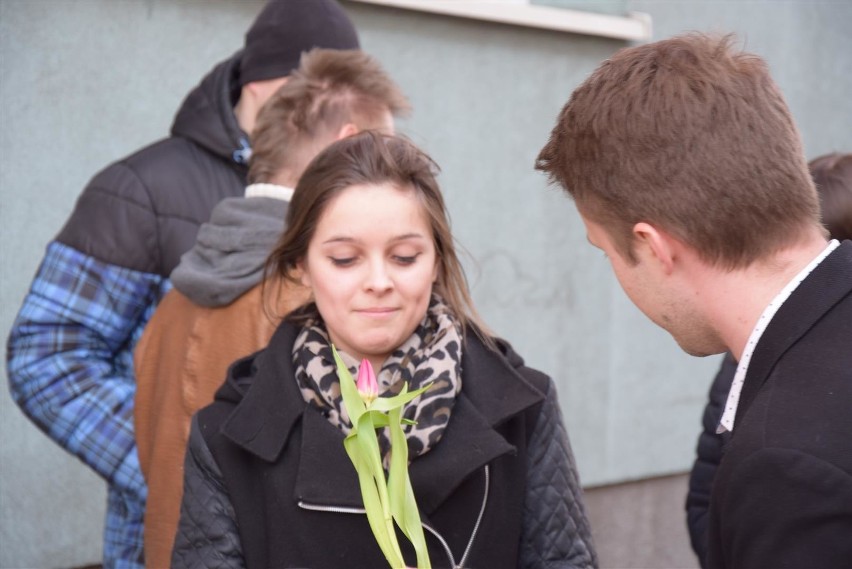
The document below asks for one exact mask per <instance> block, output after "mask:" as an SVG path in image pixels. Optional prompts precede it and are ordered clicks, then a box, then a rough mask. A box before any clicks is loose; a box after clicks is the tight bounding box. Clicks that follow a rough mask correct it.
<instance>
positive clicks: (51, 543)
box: [0, 0, 852, 567]
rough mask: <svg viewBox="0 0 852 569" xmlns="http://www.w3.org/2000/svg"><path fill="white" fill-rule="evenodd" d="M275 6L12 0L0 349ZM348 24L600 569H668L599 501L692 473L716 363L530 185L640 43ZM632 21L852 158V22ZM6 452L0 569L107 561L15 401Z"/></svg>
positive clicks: (7, 414)
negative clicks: (553, 403) (587, 489)
mask: <svg viewBox="0 0 852 569" xmlns="http://www.w3.org/2000/svg"><path fill="white" fill-rule="evenodd" d="M261 5H262V2H260V1H258V0H253V1H241V2H228V1H226V0H208V1H205V2H198V1H192V0H172V1H169V0H133V1H129V0H128V1H123V2H115V1H112V0H61V1H60V0H0V94H1V95H2V105H0V113H1V114H0V127H2V128H0V137H1V138H0V330H3V331H6V330H8V329H9V327H10V326H11V324H12V321H13V319H14V316H15V313H16V312H17V309H18V307H19V305H20V302H21V300H22V298H23V296H24V295H25V294H26V290H27V287H28V285H29V282H30V280H31V278H32V275H33V274H34V272H35V270H36V268H37V266H38V262H39V260H40V258H41V256H42V254H43V251H44V246H45V245H46V244H47V243H48V241H49V240H50V239H51V238H52V237H53V236H54V235H55V234H56V232H57V231H58V230H59V228H60V227H61V226H62V224H63V222H64V220H65V219H66V217H67V216H68V214H69V212H70V211H71V208H72V207H73V204H74V201H75V199H76V197H77V195H78V194H79V192H80V190H81V188H82V187H83V185H84V184H85V183H86V181H87V180H88V178H89V177H90V176H91V175H92V174H93V173H94V172H95V171H97V170H98V169H99V168H101V167H102V166H104V165H105V164H107V163H108V162H109V161H111V160H114V159H116V158H119V157H121V156H122V155H124V154H126V153H128V152H130V151H132V150H134V149H136V148H138V147H140V146H141V145H143V144H145V143H147V142H150V141H153V140H155V139H156V138H158V137H160V136H162V135H163V134H165V133H166V132H167V131H168V127H169V125H170V122H171V118H172V116H173V113H174V111H175V109H176V108H177V106H178V105H179V103H180V101H181V100H182V98H183V96H184V95H185V93H186V92H187V91H188V90H189V89H190V88H191V87H192V86H193V85H194V84H195V83H196V82H197V80H198V79H199V78H200V77H201V75H202V74H203V73H205V72H206V71H207V69H208V68H209V67H211V66H212V64H213V63H214V62H216V61H218V60H220V59H222V58H224V57H225V56H227V55H229V54H230V53H231V52H232V51H233V50H235V49H237V48H238V47H239V45H240V44H241V41H242V34H243V32H244V30H245V28H246V27H247V25H248V24H249V22H250V21H251V19H252V18H253V16H254V14H256V13H257V11H258V10H259V8H260V6H261ZM344 5H345V6H346V8H347V10H349V12H350V14H351V15H352V17H353V19H354V20H355V22H356V24H357V26H358V28H359V30H360V32H361V38H362V43H363V46H364V48H365V49H366V50H367V51H369V52H371V53H373V54H375V55H376V56H377V57H378V58H379V59H380V60H381V61H382V62H383V63H384V64H385V66H386V68H387V69H388V70H389V71H390V72H391V74H392V75H393V76H394V77H396V78H397V80H398V81H399V82H400V84H401V85H402V86H403V88H404V89H405V91H406V92H407V93H408V94H409V95H410V97H411V100H412V103H413V104H414V108H415V112H414V114H413V116H412V117H411V119H409V120H406V121H404V122H403V123H402V124H401V125H400V130H401V131H402V132H404V133H406V134H408V135H409V136H411V137H412V138H413V139H414V140H415V141H417V142H418V143H420V144H421V145H422V146H423V147H424V148H425V149H426V150H427V151H429V152H430V153H431V154H432V155H433V156H434V157H435V159H436V160H437V161H438V163H439V164H441V166H442V167H443V175H442V177H441V180H442V184H443V187H444V190H445V193H446V195H447V200H448V203H449V207H450V210H451V213H452V217H453V223H454V229H455V233H456V236H457V238H458V240H459V241H460V243H461V244H462V245H464V246H465V247H466V249H467V250H468V251H469V253H470V258H469V259H467V260H466V267H467V269H468V273H469V277H470V279H471V283H472V285H473V293H474V297H475V300H476V301H477V304H478V306H479V308H480V310H481V312H482V313H483V316H484V317H485V319H486V321H487V322H488V323H489V324H490V325H491V326H492V328H493V329H494V330H495V331H497V332H498V333H499V334H501V335H503V336H505V337H506V338H508V339H509V340H511V341H512V342H513V343H514V344H515V346H516V348H517V349H518V350H519V351H520V353H522V354H523V355H524V356H525V357H526V358H527V360H528V362H529V363H530V364H531V365H533V366H535V367H538V368H541V369H543V370H545V371H547V372H549V373H551V374H553V375H554V376H555V377H556V378H557V381H558V383H559V388H560V397H561V401H562V404H563V407H564V412H565V416H566V422H567V424H568V426H569V430H570V433H571V436H572V441H573V444H574V449H575V452H576V455H577V459H578V461H579V464H580V469H581V475H582V477H583V480H584V481H585V482H586V483H587V484H588V485H589V486H595V487H600V488H599V489H598V490H593V491H592V493H593V494H594V498H593V500H594V504H593V505H595V509H594V510H593V515H592V519H593V521H594V522H595V524H596V532H597V533H599V534H600V537H598V541H599V543H601V545H602V546H603V547H604V548H605V549H606V550H607V552H610V551H612V552H614V553H613V554H612V555H610V554H609V553H606V552H603V551H602V559H603V560H604V561H605V562H607V563H610V562H611V563H610V564H608V566H612V567H615V566H624V567H626V566H632V565H630V564H629V561H623V562H622V561H620V559H621V558H618V557H615V556H614V555H615V554H616V553H617V552H616V551H615V549H611V548H613V547H614V545H612V544H616V543H619V538H618V536H619V535H624V536H626V537H625V539H627V540H628V541H624V540H621V541H620V543H633V544H635V547H636V548H639V549H641V550H642V551H646V552H655V551H658V549H655V548H657V547H659V543H657V542H658V541H659V540H660V539H662V538H663V537H665V536H661V535H648V534H644V535H640V534H639V533H637V532H633V533H632V534H631V535H632V537H630V536H628V535H627V534H626V533H619V532H624V525H623V524H622V525H620V526H619V525H618V524H616V523H613V522H614V521H615V518H614V516H617V515H620V514H621V513H623V512H624V511H625V510H630V509H631V508H634V509H635V508H637V507H639V506H638V505H640V504H641V503H643V500H644V501H645V502H644V503H647V502H648V498H647V496H649V495H652V496H660V492H661V491H660V490H659V488H658V487H656V486H655V487H654V488H656V490H654V489H653V488H652V489H651V490H648V489H642V487H641V486H636V485H628V486H627V487H628V488H636V491H635V492H633V493H631V492H625V491H623V490H622V489H623V488H625V486H615V487H610V486H604V485H608V484H612V483H619V482H624V481H630V480H638V479H643V478H646V477H652V476H654V477H656V476H661V475H667V474H671V473H676V472H682V471H684V470H685V469H687V468H688V467H689V464H690V462H691V459H692V448H693V442H694V440H695V436H696V433H697V429H698V427H699V414H700V410H701V406H702V403H703V399H704V395H705V391H706V389H707V386H708V383H709V379H710V377H711V376H712V374H713V372H714V371H715V367H716V361H717V360H716V359H715V358H711V359H707V360H696V359H691V358H689V357H687V356H684V355H683V354H681V352H680V351H679V350H678V349H677V347H676V345H675V344H674V342H673V341H672V340H671V339H670V338H669V337H668V336H667V335H666V334H665V333H664V332H662V331H660V330H657V329H656V328H654V327H653V326H652V325H651V324H649V323H648V322H646V321H645V319H644V317H642V315H641V314H640V313H639V312H638V311H637V310H636V309H635V308H633V307H632V305H631V304H630V302H629V301H628V300H627V298H626V297H625V296H624V294H623V293H622V292H621V290H620V289H619V287H618V285H617V283H616V282H615V280H614V279H613V277H612V276H611V274H610V270H609V267H608V264H607V262H606V260H605V259H603V258H602V256H601V255H600V254H599V253H598V252H596V251H595V250H594V249H592V248H591V247H589V246H588V245H587V244H586V242H585V235H584V232H583V229H582V226H581V223H580V221H579V219H578V217H577V216H576V214H575V213H574V210H573V207H572V206H571V204H570V203H569V202H568V201H567V200H566V199H565V198H564V197H563V196H562V195H560V194H559V192H558V191H556V190H552V189H548V188H547V187H546V185H545V183H544V180H543V177H542V176H540V175H539V174H537V173H535V172H534V171H533V169H532V163H533V160H534V158H535V156H536V154H537V151H538V150H539V148H540V147H541V146H542V145H543V144H544V142H545V140H546V138H547V134H548V132H549V130H550V128H551V127H552V126H553V122H554V119H555V116H556V114H557V112H558V111H559V109H560V108H561V106H562V105H563V103H564V102H565V100H566V99H567V98H568V95H569V94H570V92H571V91H572V90H573V88H574V87H576V85H577V84H578V83H579V82H580V81H582V80H583V79H584V78H585V77H586V76H587V75H588V73H590V72H591V70H592V69H594V68H595V66H596V65H597V64H598V63H599V62H600V61H601V60H603V59H605V58H606V57H608V56H609V55H611V54H612V53H613V52H614V51H615V50H617V49H619V48H621V47H624V46H625V44H624V43H623V42H620V41H616V40H608V39H602V38H595V37H589V36H581V35H572V34H561V33H556V32H546V31H541V30H534V29H527V28H519V27H512V26H505V25H497V24H489V23H484V22H476V21H469V20H459V19H454V18H448V17H441V16H430V15H425V14H420V13H416V12H410V11H406V10H398V9H389V8H382V7H375V6H367V5H362V4H357V3H354V2H346V3H345V4H344ZM628 5H629V8H630V9H632V10H639V11H645V12H648V13H650V14H651V16H652V18H653V20H654V25H655V36H656V37H657V38H661V37H666V36H668V35H671V34H673V33H677V32H679V31H682V30H686V29H716V30H724V31H738V32H740V33H742V34H744V36H745V38H746V40H747V47H748V48H749V49H750V50H752V51H756V52H758V53H760V54H762V55H764V56H765V57H766V58H767V59H768V60H769V63H770V65H771V66H772V69H773V72H774V74H775V76H776V79H777V80H778V82H779V84H780V85H781V88H782V90H783V92H784V93H785V95H786V96H787V98H788V101H789V103H790V106H791V109H792V111H793V114H794V116H795V117H796V118H797V120H798V122H799V125H800V128H801V130H802V133H803V137H804V140H805V148H806V152H807V154H808V156H815V155H817V154H821V153H824V152H827V151H829V150H833V149H846V150H849V149H850V148H852V139H850V129H849V125H850V124H852V108H850V103H849V100H850V99H849V97H848V94H849V93H850V92H852V69H850V62H852V58H850V55H849V54H850V53H852V45H850V39H849V36H848V34H847V33H846V30H845V28H843V27H842V26H843V24H844V22H849V21H850V20H852V10H850V4H848V3H845V2H805V1H802V2H781V1H771V2H770V1H761V2H747V1H738V2H733V1H732V2H721V1H711V0H703V1H693V2H662V1H632V2H628ZM4 334H5V332H4ZM0 383H2V384H3V386H5V384H6V378H5V370H3V372H0ZM4 391H5V389H4ZM0 432H2V434H3V437H2V443H0V567H70V566H76V565H82V564H84V563H88V562H92V561H96V560H97V559H98V558H99V555H100V542H101V537H100V533H101V528H102V521H103V518H102V516H103V509H104V501H105V492H104V486H103V483H102V482H100V481H99V480H98V479H97V478H96V477H95V476H94V475H92V474H90V473H89V471H88V470H87V469H86V468H85V467H84V466H82V465H81V464H80V463H79V462H77V461H76V460H75V459H73V458H72V457H70V456H68V455H66V454H65V453H64V452H63V451H61V450H60V449H58V448H57V447H56V446H55V445H54V444H53V443H52V442H50V441H49V440H48V439H47V438H46V437H45V436H44V435H42V434H41V433H39V432H38V431H37V430H36V429H35V428H34V427H33V426H32V425H31V424H30V423H29V422H28V421H27V420H26V419H25V418H24V417H23V416H22V414H21V413H20V412H19V411H18V410H17V408H16V407H15V406H14V404H13V403H12V401H11V399H10V398H9V397H8V395H0ZM672 480H677V479H672ZM651 484H653V483H651ZM665 488H666V489H667V490H665V491H663V492H662V493H663V494H664V495H665V496H667V497H668V501H667V502H666V504H667V506H666V507H665V509H664V510H662V511H664V512H665V519H666V520H669V522H670V523H672V524H677V523H679V518H678V517H679V516H680V519H682V516H681V514H680V511H679V504H680V501H681V499H682V498H681V495H682V492H683V486H682V484H681V485H678V484H676V483H675V484H671V485H666V486H665ZM649 492H651V494H649ZM653 492H657V493H656V494H654V493H653ZM608 496H609V497H611V496H616V497H617V502H615V503H616V504H618V507H617V508H616V507H615V506H611V505H610V504H613V502H612V500H611V499H610V498H608ZM593 500H590V503H591V502H592V501H593ZM651 503H652V504H658V502H657V501H656V498H655V499H652V500H651ZM596 504H603V505H602V506H600V507H597V506H596ZM637 511H644V510H641V509H640V510H637ZM607 516H610V518H608V517H607ZM643 520H644V521H647V516H645V515H644V514H642V516H640V519H638V520H637V523H643ZM672 527H676V526H672ZM619 528H621V529H619ZM684 535H685V534H684ZM670 537H673V536H670ZM630 540H632V541H630ZM678 543H679V546H680V548H681V549H680V551H681V553H682V551H683V549H682V548H683V545H684V544H683V542H682V540H678ZM666 555H668V554H666ZM671 555H679V554H678V553H672V554H671ZM652 557H655V558H656V559H657V560H658V562H657V563H656V564H654V561H653V559H651V560H650V561H648V562H647V563H649V564H645V565H642V566H648V567H651V566H656V567H664V566H672V565H667V564H666V563H667V562H666V561H665V560H666V559H675V558H676V557H671V556H669V557H666V556H665V555H662V554H661V555H660V556H656V554H654V555H653V556H652ZM607 560H610V561H607ZM643 563H644V562H643ZM636 566H638V565H636Z"/></svg>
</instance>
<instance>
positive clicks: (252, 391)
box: [172, 322, 596, 569]
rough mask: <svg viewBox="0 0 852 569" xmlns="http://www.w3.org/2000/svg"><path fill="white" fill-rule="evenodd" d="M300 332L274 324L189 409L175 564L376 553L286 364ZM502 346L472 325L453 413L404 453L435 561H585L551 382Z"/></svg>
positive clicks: (349, 483) (327, 559) (339, 463)
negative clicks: (260, 347)
mask: <svg viewBox="0 0 852 569" xmlns="http://www.w3.org/2000/svg"><path fill="white" fill-rule="evenodd" d="M297 333H298V330H297V329H296V328H295V327H294V326H292V325H291V324H289V323H286V322H285V323H284V324H282V325H281V327H279V329H278V330H277V332H276V333H275V335H274V336H273V338H272V340H271V341H270V344H269V347H268V348H267V349H266V350H264V351H262V352H259V353H258V354H256V355H254V356H250V357H249V358H245V359H243V360H240V361H238V362H237V363H235V364H234V365H233V366H232V367H231V370H230V372H229V378H228V381H227V382H226V384H225V385H224V386H223V387H222V388H221V389H220V390H219V392H218V393H217V396H216V401H215V402H214V403H213V404H212V405H210V406H209V407H206V408H205V409H203V410H202V411H200V412H199V413H198V414H197V415H196V417H195V418H194V419H193V427H192V433H191V435H190V442H189V450H188V452H187V460H186V469H185V474H186V480H185V484H184V497H183V503H182V507H181V519H180V524H179V528H178V532H177V537H176V542H175V550H174V553H173V558H172V567H174V568H182V567H194V568H212V567H217V568H225V567H311V568H312V569H322V568H330V567H335V568H337V567H344V566H345V567H381V566H383V565H385V562H384V561H383V559H382V557H381V553H380V551H379V548H378V546H376V544H375V542H374V540H373V538H372V536H371V534H370V529H369V525H368V523H367V520H366V517H365V516H364V515H363V513H361V514H359V513H358V509H359V507H360V506H361V498H360V491H359V489H358V482H357V477H356V476H355V471H354V469H353V468H352V465H351V463H349V459H348V458H347V456H346V453H345V451H344V449H343V434H342V432H341V431H340V430H338V429H336V428H334V427H333V426H331V424H330V423H329V422H328V421H327V420H326V419H325V418H324V417H322V415H321V414H320V413H319V412H317V411H316V410H315V409H314V408H313V407H309V406H307V405H306V404H305V403H304V401H303V399H302V396H301V394H300V392H299V388H298V386H297V384H296V381H295V379H294V378H293V369H292V367H293V366H292V358H291V357H290V353H291V350H292V345H293V342H294V340H295V337H296V335H297ZM500 347H501V351H502V355H501V354H496V353H494V352H493V351H490V350H489V349H487V348H485V347H484V346H483V345H482V344H481V343H480V342H479V341H478V340H477V339H476V338H475V337H468V338H467V340H466V342H465V350H464V353H463V362H462V369H463V370H464V375H463V380H462V393H461V394H460V395H459V398H458V399H457V401H456V404H455V406H454V408H453V415H452V419H451V421H450V423H449V426H448V427H447V429H446V431H445V432H444V436H443V438H442V439H441V442H440V443H439V444H438V445H436V446H435V448H433V449H432V450H431V451H430V452H429V453H428V454H426V455H423V456H421V457H419V458H417V459H415V460H414V461H413V462H412V464H411V467H410V472H411V478H412V486H413V488H414V492H415V494H416V495H417V500H418V504H419V506H420V513H421V517H422V518H423V520H424V527H425V528H426V540H427V545H428V546H429V549H430V557H431V559H432V564H433V567H436V568H438V567H473V568H485V567H488V568H489V569H500V568H507V569H509V568H511V569H515V568H525V569H557V568H561V569H568V568H588V567H594V566H596V556H595V552H594V547H593V545H592V539H591V535H590V528H589V524H588V521H587V519H586V515H585V512H584V507H583V503H582V490H581V488H580V485H579V480H578V476H577V471H576V468H575V465H574V459H573V455H572V453H571V448H570V445H569V442H568V437H567V433H566V431H565V428H564V426H563V423H562V417H561V413H560V411H559V406H558V403H557V400H556V392H555V388H554V385H553V382H552V380H551V379H550V378H548V377H547V376H545V375H544V374H542V373H540V372H537V371H535V370H532V369H530V368H528V367H526V366H525V365H524V364H523V360H521V358H520V357H519V356H517V355H516V354H515V353H514V352H513V351H512V350H511V348H510V347H509V346H508V345H507V344H505V343H501V344H500ZM362 512H363V511H362ZM409 553H411V552H409ZM412 561H413V558H410V561H409V562H410V563H411V562H412Z"/></svg>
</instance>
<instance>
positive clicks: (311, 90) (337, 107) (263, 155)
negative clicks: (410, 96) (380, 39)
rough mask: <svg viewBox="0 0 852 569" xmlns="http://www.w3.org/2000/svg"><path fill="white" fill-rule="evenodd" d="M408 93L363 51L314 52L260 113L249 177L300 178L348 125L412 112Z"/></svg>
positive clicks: (363, 125) (264, 179)
mask: <svg viewBox="0 0 852 569" xmlns="http://www.w3.org/2000/svg"><path fill="white" fill-rule="evenodd" d="M408 110H409V104H408V101H407V99H406V98H405V95H403V93H402V91H401V90H400V89H399V87H398V86H397V85H396V84H395V83H394V82H393V80H392V79H391V78H390V76H388V74H387V73H385V71H384V70H383V69H382V67H381V65H379V63H378V62H377V61H376V60H375V59H374V58H372V57H370V56H369V55H367V54H366V53H364V52H363V51H359V50H334V49H313V50H311V51H309V52H306V53H305V54H303V55H302V59H301V62H300V65H299V68H298V69H297V70H296V71H294V72H293V73H292V74H291V75H290V77H289V79H288V80H287V82H286V83H285V84H284V85H283V86H282V87H281V88H280V89H279V90H278V91H276V92H275V94H274V95H272V97H270V99H269V101H267V102H266V104H265V105H264V106H263V108H262V109H261V110H260V112H259V113H258V117H257V123H256V125H255V129H254V131H253V132H252V137H251V140H252V157H251V159H250V161H249V175H248V179H249V182H251V183H258V182H270V181H271V180H272V179H273V178H274V177H275V175H276V174H277V173H279V172H280V171H281V170H282V169H286V170H288V171H290V172H291V173H293V174H295V175H296V177H298V174H301V172H302V170H304V169H305V167H306V166H307V164H308V162H310V161H311V159H312V158H313V157H314V156H315V155H316V154H317V153H318V152H319V151H320V150H322V148H324V147H325V146H326V145H327V144H328V143H329V142H331V141H333V137H334V135H336V133H337V131H338V130H339V129H340V128H342V127H343V126H344V125H345V124H347V123H353V124H355V125H356V126H357V127H359V129H367V128H374V127H376V126H377V124H379V123H380V121H381V120H382V118H383V116H384V114H385V113H386V112H387V111H390V113H391V114H392V115H400V114H404V113H406V112H408Z"/></svg>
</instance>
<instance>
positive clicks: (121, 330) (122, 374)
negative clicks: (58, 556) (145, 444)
mask: <svg viewBox="0 0 852 569" xmlns="http://www.w3.org/2000/svg"><path fill="white" fill-rule="evenodd" d="M169 288H170V285H169V281H168V280H167V279H164V278H162V277H160V276H158V275H153V274H147V273H143V272H138V271H133V270H130V269H124V268H121V267H116V266H113V265H109V264H106V263H103V262H100V261H98V260H96V259H93V258H91V257H87V256H86V255H84V254H82V253H80V252H79V251H77V250H75V249H73V248H71V247H68V246H67V245H63V244H62V243H59V242H53V243H51V244H50V245H49V246H48V247H47V253H46V255H45V258H44V260H43V261H42V264H41V267H40V268H39V270H38V273H37V274H36V277H35V280H34V281H33V283H32V287H31V289H30V291H29V294H28V295H27V297H26V299H25V300H24V304H23V306H22V308H21V310H20V312H19V314H18V317H17V319H16V321H15V324H14V326H13V327H12V332H11V334H10V336H9V341H8V346H7V349H8V352H7V362H8V372H9V387H10V390H11V392H12V396H13V397H14V399H15V401H16V402H17V403H18V405H19V406H20V407H21V409H23V411H24V413H26V415H27V416H28V417H29V418H30V419H32V421H33V422H35V424H36V425H38V427H39V428H40V429H41V430H42V431H44V432H45V433H46V434H47V435H48V436H49V437H50V438H52V439H53V440H54V441H56V442H57V443H59V444H60V445H61V446H62V447H63V448H65V449H66V450H68V451H69V452H71V453H72V454H74V455H75V456H77V457H78V458H79V459H80V460H82V461H83V462H84V463H86V464H87V465H89V466H90V467H91V468H93V469H94V470H95V471H96V472H97V473H98V474H100V475H101V476H102V477H103V478H104V479H105V480H106V481H107V482H108V483H109V497H108V510H107V520H106V530H105V535H104V564H105V565H106V566H107V567H128V568H134V569H135V568H138V567H142V519H143V513H144V508H145V497H146V487H145V481H144V479H143V477H142V472H141V471H140V470H139V460H138V458H137V456H136V441H135V439H134V434H133V397H134V394H135V383H134V379H133V348H134V346H135V345H136V342H137V340H138V339H139V337H140V336H141V334H142V329H143V328H144V326H145V323H146V322H147V321H148V319H149V318H150V316H151V314H152V312H153V310H154V307H155V306H156V304H157V303H158V302H159V299H160V298H161V297H162V295H163V294H165V292H166V291H167V290H168V289H169Z"/></svg>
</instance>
